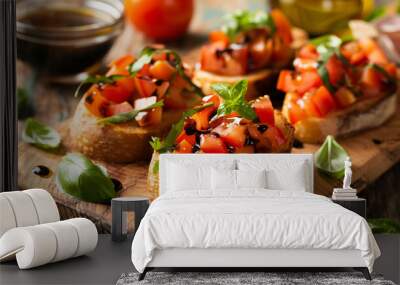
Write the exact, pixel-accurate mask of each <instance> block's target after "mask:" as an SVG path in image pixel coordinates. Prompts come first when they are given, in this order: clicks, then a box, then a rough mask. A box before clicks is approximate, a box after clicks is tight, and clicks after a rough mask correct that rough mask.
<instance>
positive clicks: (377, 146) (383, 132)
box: [18, 106, 400, 232]
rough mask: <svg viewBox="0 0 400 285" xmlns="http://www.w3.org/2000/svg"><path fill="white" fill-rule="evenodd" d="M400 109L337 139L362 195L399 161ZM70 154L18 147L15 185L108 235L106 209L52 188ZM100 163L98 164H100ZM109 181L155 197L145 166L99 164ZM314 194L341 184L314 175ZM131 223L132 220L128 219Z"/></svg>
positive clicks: (307, 148)
mask: <svg viewBox="0 0 400 285" xmlns="http://www.w3.org/2000/svg"><path fill="white" fill-rule="evenodd" d="M399 111H400V106H399V107H398V112H396V114H395V116H394V117H393V118H391V119H390V120H389V121H388V122H387V123H386V124H385V125H384V126H382V127H379V128H376V129H371V130H368V131H364V132H361V133H359V134H357V135H355V136H352V137H349V138H343V139H340V140H339V142H340V144H341V145H342V146H343V147H344V148H345V149H346V150H347V151H348V153H349V154H350V156H351V157H352V160H353V185H354V187H355V188H357V189H358V191H362V190H363V189H365V188H366V186H368V185H369V184H370V183H372V182H374V181H375V180H376V179H377V178H378V177H379V176H380V175H382V174H383V173H384V172H386V171H387V170H388V169H390V168H391V167H392V166H393V165H395V164H396V163H397V162H399V161H400V112H399ZM59 129H60V133H61V135H62V136H63V140H64V141H68V135H67V131H66V129H67V124H63V125H62V126H61V127H60V128H59ZM318 148H319V145H309V144H305V145H304V146H303V148H293V150H292V152H293V153H314V152H315V151H316V150H317V149H318ZM68 151H70V149H69V148H68V146H64V149H63V150H62V151H60V152H59V153H49V152H45V151H42V150H40V149H37V148H35V147H33V146H30V145H28V144H25V143H23V142H21V143H20V145H19V152H18V153H19V166H18V173H19V175H18V184H19V186H20V187H21V188H22V189H26V188H32V187H36V188H43V189H47V190H48V191H49V192H50V193H51V194H52V196H53V197H54V199H55V200H56V202H57V204H58V205H59V208H60V212H61V215H62V217H63V218H71V217H74V216H84V217H88V218H90V219H91V220H93V221H94V222H95V223H96V225H97V226H98V228H99V230H100V231H102V232H109V231H110V225H111V211H110V206H109V205H106V204H96V203H88V202H83V201H80V200H78V199H75V198H73V197H71V196H70V195H68V194H65V193H62V192H60V191H59V190H58V189H57V187H56V185H55V175H54V173H55V172H56V170H57V165H58V163H59V162H60V160H61V158H62V157H63V155H64V154H65V153H66V152H68ZM100 163H101V162H100ZM102 164H103V165H104V166H105V167H106V168H107V170H108V171H109V173H110V175H111V177H113V178H116V179H118V180H119V181H120V182H121V183H122V185H123V190H121V191H120V192H119V193H118V195H119V196H146V197H149V198H150V199H153V198H155V197H153V196H152V194H151V193H150V192H148V191H147V190H146V177H147V169H148V163H147V162H139V163H132V164H110V163H102ZM37 165H44V166H47V167H48V168H49V169H50V170H51V171H52V174H51V175H50V176H49V177H47V178H42V177H40V176H37V175H35V174H33V172H32V169H33V168H34V167H35V166H37ZM314 185H315V186H314V188H315V190H314V191H315V193H317V194H321V195H325V196H330V195H331V193H332V189H333V187H337V186H340V185H341V181H337V180H334V179H331V178H328V177H326V176H324V175H321V174H319V173H318V172H317V171H316V172H315V181H314ZM131 219H132V217H131Z"/></svg>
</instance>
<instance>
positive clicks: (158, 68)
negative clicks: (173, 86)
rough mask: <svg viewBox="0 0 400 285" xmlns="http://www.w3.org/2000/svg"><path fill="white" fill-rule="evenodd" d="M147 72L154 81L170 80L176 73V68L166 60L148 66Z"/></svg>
mask: <svg viewBox="0 0 400 285" xmlns="http://www.w3.org/2000/svg"><path fill="white" fill-rule="evenodd" d="M149 72H150V74H151V75H152V76H153V77H154V78H156V79H161V80H170V79H171V78H172V76H173V75H174V74H175V73H176V68H175V67H173V66H172V65H171V64H169V62H168V61H166V60H157V61H156V62H155V63H154V64H153V65H151V66H150V68H149Z"/></svg>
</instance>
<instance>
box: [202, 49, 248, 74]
mask: <svg viewBox="0 0 400 285" xmlns="http://www.w3.org/2000/svg"><path fill="white" fill-rule="evenodd" d="M225 49H226V46H225V44H224V43H222V42H213V43H210V44H207V45H205V46H203V47H202V48H201V51H200V64H201V68H202V69H203V70H206V71H209V72H213V73H217V74H221V75H228V76H229V75H242V74H246V71H247V60H248V49H247V47H242V48H235V49H233V50H230V51H229V52H226V51H225Z"/></svg>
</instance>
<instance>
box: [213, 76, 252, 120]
mask: <svg viewBox="0 0 400 285" xmlns="http://www.w3.org/2000/svg"><path fill="white" fill-rule="evenodd" d="M247 86H248V82H247V80H240V81H238V82H236V83H235V84H233V85H229V84H226V83H214V84H212V85H211V89H213V90H214V91H215V92H217V93H218V95H219V96H221V97H222V98H223V99H224V102H223V103H222V104H220V105H219V107H218V110H217V115H229V114H231V113H233V112H238V113H239V114H240V115H241V116H242V117H244V118H246V119H249V120H255V119H256V118H257V115H256V113H255V112H254V110H253V108H252V107H251V106H250V104H249V103H248V102H247V101H246V100H245V95H246V92H247Z"/></svg>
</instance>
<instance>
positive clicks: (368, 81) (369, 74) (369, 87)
mask: <svg viewBox="0 0 400 285" xmlns="http://www.w3.org/2000/svg"><path fill="white" fill-rule="evenodd" d="M381 80H382V74H380V73H379V72H378V71H376V70H375V69H374V68H372V67H366V68H365V69H364V70H363V73H362V76H361V86H362V87H363V93H364V94H365V96H367V97H374V96H378V95H380V93H381V87H382V81H381Z"/></svg>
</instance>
